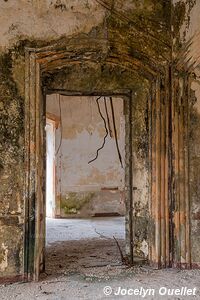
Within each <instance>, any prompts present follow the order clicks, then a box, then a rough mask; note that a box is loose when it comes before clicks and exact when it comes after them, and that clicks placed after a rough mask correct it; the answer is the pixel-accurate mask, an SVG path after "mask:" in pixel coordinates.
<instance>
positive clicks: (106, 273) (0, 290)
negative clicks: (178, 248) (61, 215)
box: [0, 217, 200, 300]
mask: <svg viewBox="0 0 200 300" xmlns="http://www.w3.org/2000/svg"><path fill="white" fill-rule="evenodd" d="M113 235H114V236H115V237H116V238H117V239H118V241H119V244H120V246H121V249H122V251H123V252H124V249H125V247H124V246H125V243H124V218H118V217H117V218H94V219H90V220H77V219H75V220H74V219H73V220H64V219H62V220H51V219H48V220H47V241H46V242H47V243H46V244H47V246H46V273H45V274H43V276H42V277H41V280H40V282H31V283H16V284H13V285H1V286H0V295H1V296H0V299H2V300H9V299H11V300H12V299H13V300H14V299H16V300H27V299H30V300H34V299H39V300H66V299H70V300H71V299H72V300H76V299H77V300H78V299H86V300H90V299H91V300H96V299H97V300H98V299H136V300H137V299H152V300H154V299H156V300H161V299H164V300H165V299H166V300H167V299H170V300H171V299H172V300H174V299H177V300H180V299H181V300H182V299H183V300H184V299H189V300H190V299H200V292H199V291H200V270H190V271H188V270H183V271H180V270H173V269H168V270H154V269H152V268H150V267H148V266H146V267H132V268H130V267H127V266H125V265H123V264H122V263H121V258H120V255H119V250H118V248H117V246H116V243H115V241H114V240H113ZM162 287H165V288H167V289H180V288H182V287H187V288H189V289H192V288H196V292H195V295H192V296H176V295H173V296H161V295H160V294H159V289H160V288H162ZM119 288H122V289H125V292H126V291H128V290H129V289H132V290H133V289H137V288H138V289H142V288H143V289H146V290H147V289H153V290H155V295H153V296H148V295H147V296H145V297H143V296H142V295H140V296H136V295H135V296H134V295H132V296H130V295H125V296H123V295H120V296H117V295H114V293H116V292H117V291H118V290H119ZM110 292H111V295H109V296H106V293H110Z"/></svg>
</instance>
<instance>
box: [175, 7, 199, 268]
mask: <svg viewBox="0 0 200 300" xmlns="http://www.w3.org/2000/svg"><path fill="white" fill-rule="evenodd" d="M182 3H185V2H184V1H182ZM186 11H187V14H186V18H185V22H184V24H183V25H182V27H181V34H180V40H181V43H182V45H188V46H187V47H186V46H185V47H186V49H185V52H184V53H183V57H184V63H185V70H189V72H190V74H191V76H190V81H191V91H190V99H189V101H190V124H189V126H190V131H189V165H190V169H189V176H190V200H191V203H190V205H191V206H190V214H191V247H192V249H191V257H192V262H193V265H194V266H197V265H200V248H199V245H200V80H199V78H200V58H199V57H200V28H199V24H200V2H199V1H188V3H186ZM186 50H187V52H186Z"/></svg>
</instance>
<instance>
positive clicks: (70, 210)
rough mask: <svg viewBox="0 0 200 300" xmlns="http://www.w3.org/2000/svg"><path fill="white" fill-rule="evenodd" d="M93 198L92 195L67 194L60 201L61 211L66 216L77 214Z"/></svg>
mask: <svg viewBox="0 0 200 300" xmlns="http://www.w3.org/2000/svg"><path fill="white" fill-rule="evenodd" d="M93 196H94V193H75V192H73V193H67V195H66V197H64V198H63V197H62V199H61V209H63V210H64V213H65V214H66V215H68V214H77V213H78V212H79V211H80V210H81V209H82V208H83V207H84V206H85V205H86V204H88V203H89V202H90V201H91V200H92V198H93Z"/></svg>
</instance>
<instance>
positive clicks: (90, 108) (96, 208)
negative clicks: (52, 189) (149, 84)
mask: <svg viewBox="0 0 200 300" xmlns="http://www.w3.org/2000/svg"><path fill="white" fill-rule="evenodd" d="M96 99H97V97H69V96H68V97H65V96H60V103H61V116H62V129H61V125H59V127H58V129H57V130H56V133H55V135H56V151H57V149H58V147H59V144H60V138H61V130H62V143H61V147H60V150H59V152H58V153H57V156H56V194H57V196H56V200H57V201H56V212H57V213H56V215H57V216H59V212H60V214H61V216H62V217H64V216H65V215H69V214H70V213H71V214H75V215H76V214H77V213H78V215H77V216H82V217H86V216H91V215H95V214H96V213H119V214H124V212H125V205H124V199H123V190H124V177H125V174H124V169H122V167H121V165H120V162H119V157H118V153H117V149H116V145H115V139H114V130H113V123H112V114H111V108H110V102H109V98H107V108H108V114H109V119H110V124H111V130H112V137H110V135H108V137H107V138H106V143H105V147H104V148H103V149H102V150H101V151H100V152H99V155H98V158H97V159H96V160H95V161H94V162H92V163H90V164H88V162H89V161H90V160H91V159H93V158H95V156H96V151H97V149H98V148H99V147H100V146H101V145H102V143H103V139H104V136H105V134H106V131H105V127H104V122H103V120H102V118H101V117H100V115H99V112H98V106H97V103H96ZM99 103H100V109H101V112H102V113H103V116H104V118H105V119H106V111H105V105H104V99H103V97H102V98H101V99H100V100H99ZM113 103H114V113H115V122H116V129H117V134H118V143H119V147H120V153H121V155H122V160H123V166H124V163H125V162H124V151H125V149H124V146H125V118H124V112H123V110H124V109H123V99H120V98H116V97H115V98H113ZM46 107H47V108H46V110H47V114H48V113H50V114H52V115H53V116H55V117H56V118H57V119H60V108H59V95H49V96H47V100H46ZM106 122H107V121H106ZM107 128H108V123H107ZM102 189H104V191H102ZM105 189H106V190H107V191H105ZM116 189H118V191H117V190H116ZM109 190H110V191H109ZM83 196H84V197H83ZM88 196H89V199H88ZM109 196H110V199H109ZM85 197H86V198H85ZM81 199H82V204H81ZM84 199H85V201H84ZM72 202H75V203H74V206H73V205H72ZM65 204H66V205H65ZM71 206H72V208H71V209H70V207H71ZM77 206H81V208H77ZM76 208H77V210H76Z"/></svg>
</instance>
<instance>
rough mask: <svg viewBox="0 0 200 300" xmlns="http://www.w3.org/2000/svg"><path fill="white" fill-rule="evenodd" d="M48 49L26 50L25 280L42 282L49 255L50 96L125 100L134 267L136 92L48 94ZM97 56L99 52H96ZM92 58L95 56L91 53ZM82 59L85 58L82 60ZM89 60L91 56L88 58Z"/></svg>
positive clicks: (128, 221) (129, 237) (128, 204)
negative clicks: (47, 141)
mask: <svg viewBox="0 0 200 300" xmlns="http://www.w3.org/2000/svg"><path fill="white" fill-rule="evenodd" d="M44 52H45V53H47V59H48V58H49V57H48V53H49V52H48V50H47V49H42V50H41V49H37V50H36V49H30V48H27V49H26V54H25V168H26V178H25V191H24V195H25V199H24V202H25V226H24V279H25V280H38V279H39V275H40V272H41V271H43V270H44V252H45V174H44V173H45V172H44V169H45V159H44V158H45V150H46V149H45V148H46V146H45V133H44V126H45V123H46V101H45V99H46V94H48V93H52V92H53V93H60V94H65V95H66V93H68V95H71V96H72V95H73V96H80V95H81V94H82V95H83V96H84V95H85V96H89V95H90V96H113V97H114V96H121V97H122V98H124V99H125V98H126V99H128V100H129V101H125V100H124V103H125V111H126V112H127V115H126V117H125V119H126V121H125V123H126V130H125V131H126V133H125V134H126V147H125V148H126V149H125V153H126V154H125V155H126V159H125V168H126V171H125V173H126V176H125V185H126V188H125V190H126V191H125V192H126V209H127V217H126V227H127V226H128V230H126V240H127V241H128V243H127V245H126V249H127V252H128V254H129V257H130V263H131V264H133V220H132V219H133V213H132V212H133V193H132V186H133V183H132V171H133V170H132V142H131V140H132V126H131V124H132V105H131V103H132V99H133V97H132V92H131V91H130V90H127V89H123V90H115V91H100V92H99V91H95V92H89V91H88V92H84V93H82V92H80V91H68V92H67V91H64V90H63V91H57V90H53V91H47V90H44V89H42V65H43V63H44V59H43V56H44ZM95 54H96V50H95ZM91 55H94V53H92V52H91ZM80 59H81V57H80ZM83 60H84V58H83ZM87 60H88V57H87Z"/></svg>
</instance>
